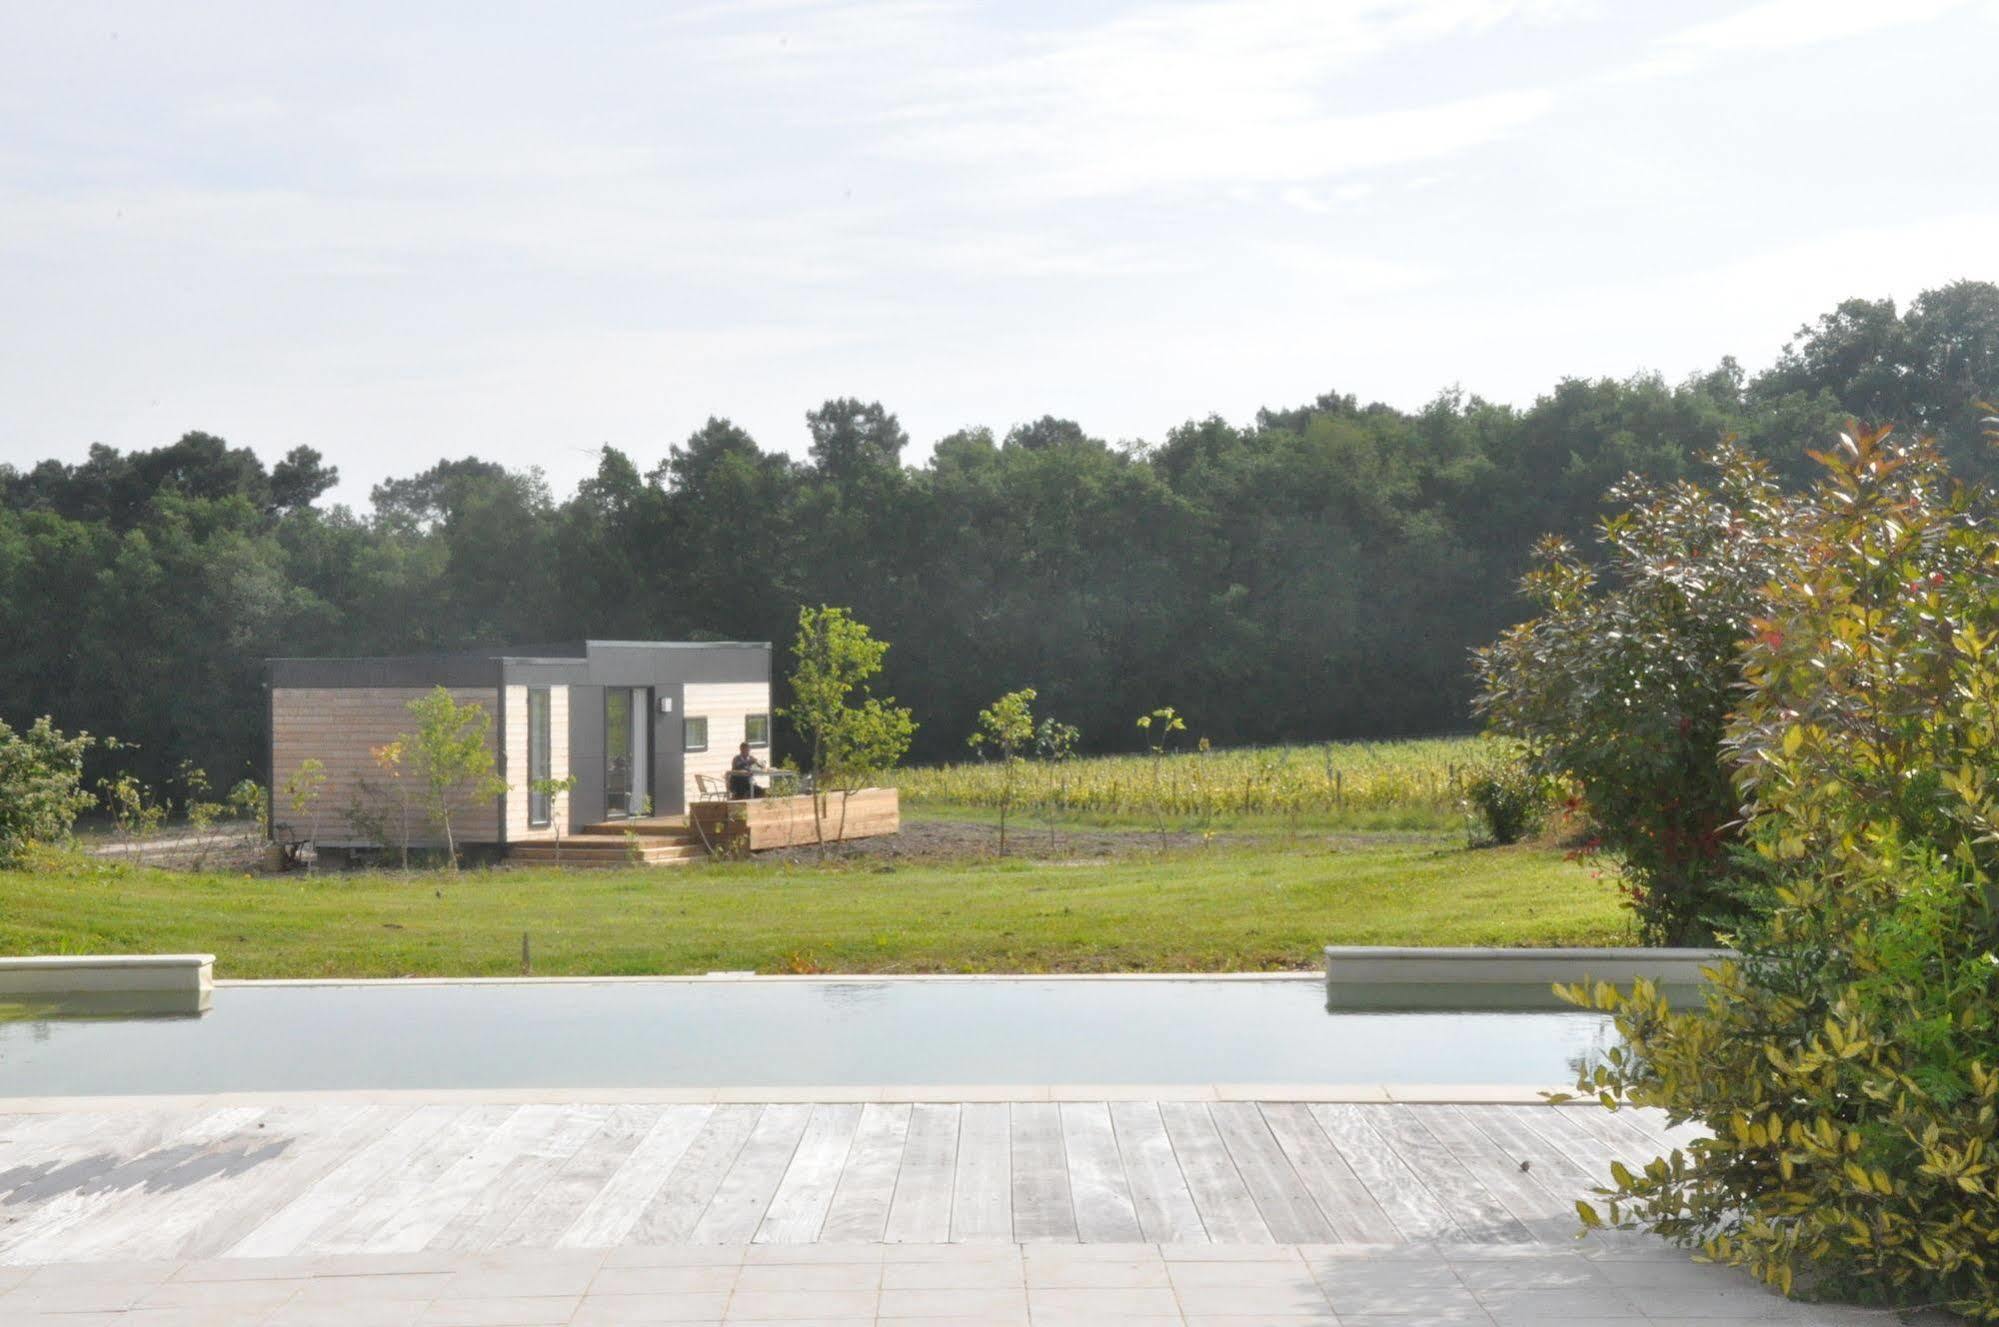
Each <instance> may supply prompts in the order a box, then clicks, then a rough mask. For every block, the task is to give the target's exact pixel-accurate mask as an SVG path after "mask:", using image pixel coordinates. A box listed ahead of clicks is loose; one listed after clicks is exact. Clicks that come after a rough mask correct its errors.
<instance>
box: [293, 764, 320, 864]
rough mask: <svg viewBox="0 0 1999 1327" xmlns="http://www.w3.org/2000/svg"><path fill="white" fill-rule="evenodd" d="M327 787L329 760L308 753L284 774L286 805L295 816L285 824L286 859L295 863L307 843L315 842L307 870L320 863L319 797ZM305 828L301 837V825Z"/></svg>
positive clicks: (312, 843)
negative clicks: (327, 762)
mask: <svg viewBox="0 0 1999 1327" xmlns="http://www.w3.org/2000/svg"><path fill="white" fill-rule="evenodd" d="M325 790H326V762H325V761H323V760H319V759H317V758H315V757H311V756H308V757H306V758H305V759H304V760H302V761H300V762H299V766H298V768H297V769H295V770H293V771H292V772H291V774H289V775H288V776H287V777H286V778H285V783H284V794H285V806H286V807H287V808H288V809H289V810H290V811H291V813H292V820H291V822H290V823H288V824H286V825H285V826H284V828H285V829H286V830H287V831H289V833H288V841H287V842H286V843H285V844H284V853H285V860H286V861H287V862H292V863H295V862H297V861H298V859H299V857H300V856H301V855H302V853H301V848H302V847H303V846H304V845H305V844H311V845H312V856H311V857H310V858H309V859H308V860H307V866H306V870H307V873H308V874H310V873H312V872H313V871H314V870H316V869H317V867H318V865H319V799H320V795H321V794H322V793H324V792H325ZM301 828H302V829H303V830H304V831H305V833H304V835H303V837H302V838H301V836H300V834H299V831H300V829H301Z"/></svg>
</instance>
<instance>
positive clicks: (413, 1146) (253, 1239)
mask: <svg viewBox="0 0 1999 1327" xmlns="http://www.w3.org/2000/svg"><path fill="white" fill-rule="evenodd" d="M466 1111H467V1108H466V1107H464V1106H419V1107H417V1108H415V1109H414V1110H411V1111H409V1112H408V1113H407V1114H405V1115H404V1116H403V1117H402V1118H401V1119H399V1120H396V1121H395V1122H394V1123H393V1124H391V1125H390V1126H389V1127H388V1128H387V1129H386V1130H385V1131H384V1132H382V1133H381V1134H379V1135H378V1136H377V1137H375V1138H373V1139H371V1140H370V1141H369V1142H368V1143H367V1144H366V1146H364V1147H362V1148H361V1149H360V1150H359V1151H357V1152H355V1153H354V1154H353V1155H351V1156H349V1157H348V1158H347V1159H346V1160H344V1161H342V1162H340V1164H339V1165H337V1166H335V1167H333V1169H331V1170H329V1171H328V1172H327V1173H326V1174H324V1175H322V1176H321V1177H320V1178H319V1179H318V1180H317V1181H315V1182H314V1183H312V1184H310V1185H308V1186H307V1187H306V1188H305V1189H304V1190H302V1191H301V1192H300V1193H299V1194H297V1195H296V1196H295V1197H293V1198H292V1199H291V1200H290V1201H289V1202H287V1203H285V1204H284V1205H283V1206H282V1207H280V1208H278V1209H277V1210H276V1211H274V1212H271V1213H269V1214H268V1215H266V1216H264V1217H263V1219H262V1220H260V1221H259V1222H258V1223H257V1224H256V1225H255V1226H253V1227H251V1228H250V1229H249V1230H248V1231H247V1232H245V1233H244V1234H243V1235H242V1236H241V1237H240V1238H239V1239H237V1241H236V1242H235V1243H234V1244H231V1245H228V1246H227V1247H226V1248H225V1249H223V1250H222V1256H225V1257H230V1258H278V1257H283V1256H285V1255H287V1254H293V1253H297V1252H299V1251H300V1250H301V1249H303V1248H305V1246H306V1244H307V1242H308V1241H309V1240H310V1239H311V1238H312V1236H313V1234H314V1232H316V1231H317V1230H319V1228H320V1227H321V1226H323V1225H326V1224H327V1223H328V1222H329V1221H331V1220H333V1219H334V1218H335V1217H336V1216H337V1215H344V1214H345V1213H347V1212H348V1211H350V1210H351V1209H352V1208H353V1207H354V1206H355V1204H356V1203H358V1202H359V1200H360V1198H361V1195H362V1194H364V1193H366V1192H367V1191H368V1190H370V1189H371V1188H373V1187H374V1186H375V1185H376V1184H377V1183H379V1182H380V1181H381V1180H382V1178H383V1177H384V1176H387V1175H390V1174H392V1173H394V1172H396V1171H398V1170H400V1169H401V1167H402V1166H403V1164H404V1163H405V1162H406V1161H408V1159H409V1158H410V1157H411V1156H412V1155H413V1154H414V1153H416V1152H417V1151H418V1150H420V1149H421V1148H422V1147H423V1146H424V1145H425V1144H426V1143H428V1142H429V1141H430V1140H431V1139H432V1138H434V1137H436V1136H437V1135H438V1134H439V1133H441V1132H442V1131H443V1130H444V1128H445V1127H446V1126H447V1125H449V1124H450V1123H451V1122H452V1121H453V1120H455V1119H457V1118H459V1117H460V1116H462V1115H464V1114H466Z"/></svg>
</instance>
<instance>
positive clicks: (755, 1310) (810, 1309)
mask: <svg viewBox="0 0 1999 1327" xmlns="http://www.w3.org/2000/svg"><path fill="white" fill-rule="evenodd" d="M879 1303H880V1295H879V1292H877V1291H873V1290H753V1291H749V1292H738V1293H736V1294H734V1295H731V1296H730V1297H729V1304H728V1312H727V1313H726V1315H725V1317H726V1318H727V1319H730V1320H734V1319H740V1318H749V1319H760V1318H769V1319H772V1320H776V1321H797V1320H799V1319H801V1318H859V1317H872V1316H873V1315H874V1312H875V1309H876V1307H877V1305H878V1304H879Z"/></svg>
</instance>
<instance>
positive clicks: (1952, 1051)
mask: <svg viewBox="0 0 1999 1327" xmlns="http://www.w3.org/2000/svg"><path fill="white" fill-rule="evenodd" d="M1821 460H1822V461H1823V463H1824V464H1825V466H1826V468H1827V475H1826V478H1825V480H1824V481H1823V482H1822V483H1821V484H1820V486H1819V487H1818V488H1817V490H1816V491H1815V492H1814V494H1813V495H1812V498H1811V504H1810V506H1811V510H1810V512H1809V515H1808V518H1807V521H1806V526H1807V528H1806V530H1805V532H1804V533H1805V535H1806V537H1805V538H1803V539H1801V540H1800V542H1799V543H1798V545H1797V548H1796V552H1797V556H1796V559H1795V562H1794V564H1793V565H1792V567H1791V568H1790V570H1789V574H1788V575H1787V576H1786V578H1785V580H1784V581H1783V582H1781V583H1780V584H1779V585H1777V586H1776V587H1775V588H1774V589H1773V590H1772V592H1771V596H1772V597H1771V603H1770V606H1769V609H1768V611H1767V613H1765V614H1764V615H1762V616H1761V617H1759V619H1758V621H1757V622H1756V623H1754V626H1753V633H1752V638H1751V642H1750V644H1749V646H1748V649H1747V654H1746V658H1745V662H1744V677H1745V680H1746V683H1747V687H1748V690H1747V692H1746V697H1745V699H1744V700H1743V702H1742V705H1741V709H1740V712H1739V713H1738V714H1737V716H1736V717H1735V718H1734V720H1733V721H1732V722H1731V724H1730V727H1729V730H1728V734H1727V743H1728V746H1729V749H1730V750H1731V751H1733V752H1734V753H1735V754H1736V756H1737V757H1738V758H1739V760H1740V774H1739V778H1738V781H1739V784H1740V786H1741V788H1742V790H1743V791H1744V792H1745V794H1747V795H1748V796H1749V797H1750V799H1751V804H1750V807H1749V820H1748V825H1747V832H1746V837H1747V841H1748V843H1749V844H1750V845H1751V847H1752V848H1753V850H1754V852H1755V853H1756V855H1757V856H1758V857H1759V858H1761V859H1762V860H1763V861H1764V862H1765V863H1767V864H1768V866H1769V869H1770V870H1771V871H1772V872H1773V873H1774V875H1775V877H1776V883H1775V884H1774V887H1773V891H1772V897H1771V907H1770V909H1769V911H1768V912H1767V914H1766V915H1763V916H1759V917H1757V918H1754V919H1752V920H1750V921H1748V922H1746V923H1744V924H1743V925H1742V926H1741V928H1740V929H1739V930H1738V931H1737V933H1736V935H1735V939H1736V941H1737V947H1738V948H1739V950H1740V951H1741V959H1740V961H1739V962H1735V963H1730V964H1725V965H1723V966H1722V967H1721V968H1720V969H1719V970H1718V971H1717V973H1716V976H1717V981H1716V982H1715V984H1714V986H1713V987H1712V989H1711V990H1710V992H1709V994H1708V995H1707V997H1706V1000H1705V1003H1704V1006H1703V1007H1702V1008H1699V1009H1694V1010H1690V1011H1675V1010H1670V1009H1668V1008H1667V1007H1666V1005H1665V1003H1664V1002H1663V1001H1661V1000H1660V999H1659V998H1658V997H1657V995H1656V993H1655V992H1654V991H1652V990H1651V989H1650V988H1649V987H1648V986H1646V985H1644V984H1642V983H1641V984H1639V985H1638V986H1637V987H1635V988H1634V989H1633V990H1632V991H1629V992H1618V991H1614V990H1611V989H1609V988H1607V987H1601V988H1599V989H1597V990H1595V991H1591V992H1582V991H1573V992H1570V995H1571V998H1574V999H1578V1000H1582V1001H1586V1002H1588V1003H1591V1004H1593V1005H1595V1006H1596V1007H1598V1008H1602V1009H1607V1010H1610V1011H1612V1012H1613V1013H1614V1014H1615V1016H1616V1021H1617V1025H1618V1027H1619V1030H1620V1031H1621V1032H1622V1033H1623V1035H1624V1037H1625V1040H1626V1042H1627V1044H1628V1051H1627V1052H1621V1053H1618V1054H1617V1055H1616V1056H1615V1057H1614V1058H1613V1060H1612V1062H1611V1063H1610V1064H1609V1065H1608V1066H1606V1067H1605V1068H1604V1069H1602V1070H1600V1071H1598V1072H1596V1073H1594V1074H1593V1075H1592V1076H1591V1077H1590V1079H1589V1080H1588V1083H1587V1086H1588V1087H1590V1088H1592V1089H1595V1090H1598V1091H1600V1092H1601V1093H1603V1094H1604V1096H1605V1098H1606V1100H1607V1101H1610V1102H1613V1103H1615V1102H1632V1103H1636V1104H1640V1105H1649V1106H1661V1107H1664V1108H1665V1109H1666V1110H1667V1111H1669V1112H1670V1113H1671V1115H1672V1116H1673V1118H1674V1119H1675V1120H1687V1119H1693V1120H1698V1121H1700V1122H1701V1123H1703V1124H1704V1125H1706V1127H1707V1129H1708V1130H1709V1132H1710V1133H1711V1134H1712V1138H1711V1139H1709V1140H1706V1141H1702V1142H1697V1143H1695V1144H1694V1145H1693V1146H1692V1148H1691V1149H1690V1150H1689V1151H1687V1152H1684V1153H1682V1152H1675V1153H1674V1154H1673V1155H1672V1156H1670V1157H1665V1158H1659V1159H1656V1160H1654V1161H1653V1162H1651V1163H1650V1164H1649V1165H1648V1166H1646V1167H1645V1169H1644V1170H1643V1172H1642V1173H1637V1174H1634V1173H1632V1172H1629V1171H1627V1170H1623V1169H1621V1168H1620V1169H1619V1170H1618V1171H1617V1172H1615V1182H1616V1188H1615V1189H1614V1190H1610V1191H1607V1192H1608V1193H1609V1195H1610V1202H1609V1212H1610V1216H1611V1218H1612V1219H1613V1220H1619V1221H1636V1222H1639V1223H1642V1224H1645V1225H1649V1226H1651V1227H1652V1228H1654V1229H1656V1230H1657V1231H1659V1232H1660V1233H1662V1234H1665V1235H1667V1236H1670V1237H1672V1238H1675V1239H1678V1240H1680V1241H1682V1242H1684V1243H1689V1244H1699V1245H1700V1247H1701V1248H1702V1249H1703V1251H1704V1252H1705V1253H1706V1254H1707V1256H1709V1257H1711V1258H1713V1259H1716V1260H1718V1261H1722V1262H1728V1263H1734V1264H1739V1265H1742V1266H1745V1267H1747V1268H1749V1269H1750V1270H1751V1271H1753V1272H1754V1273H1755V1274H1756V1275H1758V1276H1760V1277H1762V1278H1764V1279H1765V1280H1767V1281H1769V1282H1772V1283H1774V1284H1776V1285H1777V1286H1779V1287H1781V1288H1783V1289H1784V1290H1786V1291H1787V1292H1788V1291H1790V1290H1792V1289H1793V1288H1794V1287H1795V1286H1797V1285H1799V1284H1800V1283H1803V1284H1806V1285H1809V1286H1810V1287H1811V1288H1813V1289H1814V1290H1816V1291H1818V1292H1821V1293H1826V1294H1840V1295H1846V1296H1851V1297H1856V1298H1863V1299H1873V1300H1883V1301H1892V1302H1902V1303H1916V1302H1941V1303H1947V1304H1948V1305H1949V1306H1950V1307H1952V1308H1953V1309H1955V1310H1957V1311H1958V1312H1960V1313H1964V1314H1966V1315H1968V1316H1972V1317H1977V1318H1981V1319H1999V1065H1995V1062H1994V1057H1995V1054H1999V959H1995V957H1994V955H1995V954H1999V832H1995V826H1999V762H1996V761H1995V755H1999V504H1995V502H1994V501H1993V499H1992V497H1991V495H1989V494H1977V495H1974V494H1970V493H1967V492H1965V491H1963V490H1956V491H1950V490H1948V489H1947V488H1946V482H1947V476H1946V475H1945V474H1944V472H1943V469H1942V466H1941V463H1940V462H1939V461H1938V460H1937V459H1936V456H1935V454H1934V452H1933V451H1931V450H1930V449H1929V448H1927V447H1926V446H1918V447H1916V448H1911V449H1901V448H1897V447H1894V446H1892V445H1891V444H1890V443H1889V442H1888V440H1887V438H1886V436H1885V435H1884V434H1881V433H1871V434H1862V435H1860V436H1858V437H1854V438H1850V439H1848V440H1847V442H1846V445H1845V446H1843V447H1842V448H1841V449H1840V451H1839V452H1838V453H1837V454H1836V455H1833V456H1828V457H1823V458H1821ZM1584 1219H1585V1221H1586V1222H1590V1221H1594V1220H1597V1219H1598V1217H1597V1215H1596V1213H1595V1211H1594V1209H1586V1210H1585V1213H1584Z"/></svg>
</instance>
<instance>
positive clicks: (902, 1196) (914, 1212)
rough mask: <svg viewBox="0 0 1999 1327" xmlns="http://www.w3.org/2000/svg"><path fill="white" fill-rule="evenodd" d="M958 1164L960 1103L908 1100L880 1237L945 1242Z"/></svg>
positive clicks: (894, 1240) (896, 1241)
mask: <svg viewBox="0 0 1999 1327" xmlns="http://www.w3.org/2000/svg"><path fill="white" fill-rule="evenodd" d="M957 1166H958V1107H957V1106H955V1105H952V1104H948V1103H936V1102H924V1103H920V1104H918V1105H914V1106H911V1107H910V1110H909V1134H908V1136H907V1137H906V1138H905V1139H904V1141H903V1148H902V1167H901V1169H900V1170H898V1171H897V1172H896V1177H895V1198H894V1201H893V1202H891V1203H890V1205H889V1209H888V1224H887V1227H886V1228H885V1229H884V1230H883V1232H882V1238H883V1239H884V1240H886V1241H887V1242H888V1243H890V1244H946V1243H949V1242H950V1239H951V1186H952V1182H953V1180H954V1179H955V1178H956V1173H957Z"/></svg>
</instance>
